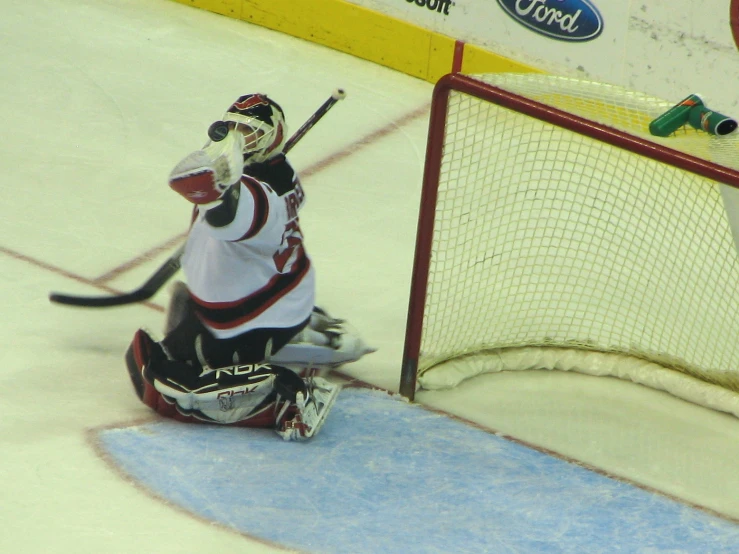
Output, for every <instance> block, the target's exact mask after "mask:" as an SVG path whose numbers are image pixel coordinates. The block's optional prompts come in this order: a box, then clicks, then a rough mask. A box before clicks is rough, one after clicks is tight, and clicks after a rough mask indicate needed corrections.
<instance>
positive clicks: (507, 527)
mask: <svg viewBox="0 0 739 554" xmlns="http://www.w3.org/2000/svg"><path fill="white" fill-rule="evenodd" d="M97 440H98V442H99V445H100V447H101V448H102V449H103V450H104V451H105V453H106V457H107V458H108V459H109V460H111V461H112V463H114V464H115V465H116V466H117V467H118V468H119V469H120V470H121V471H122V472H124V473H125V474H126V475H127V476H129V477H130V478H131V479H133V480H134V481H135V482H137V483H138V484H139V485H141V486H143V487H145V488H147V489H149V490H150V491H151V492H152V493H153V494H155V495H156V496H158V497H160V498H163V499H165V500H167V501H168V502H170V503H172V504H174V505H176V506H178V507H180V508H181V509H184V510H186V511H188V512H190V513H192V514H193V515H195V516H197V517H198V518H200V519H205V520H207V521H212V522H216V523H219V524H221V525H224V526H226V527H229V528H232V529H233V530H235V531H237V532H240V533H244V534H247V535H249V536H251V537H256V538H259V539H262V540H264V541H269V542H273V543H277V544H279V545H282V546H284V547H286V548H290V549H299V550H301V551H307V552H321V553H331V552H337V553H346V552H353V553H362V552H367V553H377V552H398V553H401V552H402V553H408V552H424V553H433V552H455V553H462V552H470V553H481V552H495V553H502V552H532V553H533V552H536V553H539V552H560V551H568V552H589V553H597V552H613V551H614V550H617V551H626V552H637V551H640V552H644V551H649V552H651V551H660V552H661V551H670V552H673V551H674V552H699V551H700V552H708V551H710V552H713V553H718V552H727V553H728V552H735V551H736V545H737V544H739V525H736V524H735V523H732V522H730V521H726V520H723V519H720V518H718V517H715V516H713V515H712V514H709V513H706V512H703V511H701V510H698V509H695V508H693V507H690V506H687V505H683V504H681V503H679V502H676V501H674V500H672V499H669V498H666V497H663V496H660V495H657V494H653V493H651V492H649V491H646V490H643V489H641V488H638V487H635V486H632V485H630V484H628V483H624V482H621V481H618V480H614V479H610V478H608V477H606V476H604V475H601V474H599V473H596V472H594V471H591V470H588V469H586V468H583V467H581V466H578V465H575V464H572V463H568V462H566V461H563V460H560V459H558V458H554V457H552V456H549V455H547V454H545V453H542V452H539V451H537V450H533V449H531V448H528V447H526V446H523V445H521V444H518V443H515V442H511V441H509V440H507V439H504V438H501V437H498V436H496V435H493V434H491V433H488V432H486V431H483V430H480V429H477V428H475V427H471V426H469V425H466V424H465V423H463V422H460V421H457V420H454V419H451V418H449V417H446V416H444V415H440V414H437V413H433V412H430V411H428V410H426V409H423V408H421V407H419V406H415V405H410V404H408V403H406V402H403V401H401V400H399V399H397V398H395V397H391V396H389V395H388V394H386V393H384V392H380V391H369V390H366V389H345V390H343V391H342V393H341V394H340V396H339V398H338V400H337V402H336V404H335V406H334V409H333V411H332V412H331V417H330V418H329V420H328V421H327V423H326V425H325V427H324V428H323V429H322V431H321V434H320V435H319V436H317V437H316V438H315V439H314V440H313V441H311V442H308V443H286V442H283V441H282V440H281V439H280V438H279V437H278V436H277V435H275V434H274V433H272V432H271V431H267V430H245V429H236V428H227V427H216V426H199V425H188V424H180V423H176V422H171V421H165V420H158V421H156V422H152V423H147V424H143V425H137V426H132V427H125V428H116V429H105V430H101V431H99V433H98V434H97Z"/></svg>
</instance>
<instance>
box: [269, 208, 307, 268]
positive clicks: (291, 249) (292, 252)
mask: <svg viewBox="0 0 739 554" xmlns="http://www.w3.org/2000/svg"><path fill="white" fill-rule="evenodd" d="M302 253H303V233H301V231H300V227H298V222H297V221H296V220H293V221H291V222H290V223H288V224H287V226H286V227H285V232H284V233H283V234H282V243H281V244H280V248H279V250H277V252H275V255H274V256H272V259H273V260H274V262H275V267H276V268H277V271H279V272H280V273H286V272H287V271H290V268H291V267H292V264H293V263H295V260H297V259H298V258H299V257H300V255H301V254H302Z"/></svg>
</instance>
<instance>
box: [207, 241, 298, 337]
mask: <svg viewBox="0 0 739 554" xmlns="http://www.w3.org/2000/svg"><path fill="white" fill-rule="evenodd" d="M310 267H311V262H310V259H309V258H308V256H306V255H305V253H304V251H303V250H302V249H301V250H300V257H299V258H298V259H297V260H296V261H295V263H294V264H293V267H292V269H291V270H290V271H289V272H288V273H281V274H277V275H275V276H274V277H273V278H272V279H270V281H269V282H268V283H267V284H266V285H265V286H264V287H262V288H261V289H259V290H257V291H255V292H254V293H253V294H250V295H249V296H247V297H245V298H242V299H240V300H236V301H234V302H206V301H204V300H201V299H199V298H197V297H195V296H193V299H194V300H195V306H196V308H195V309H196V312H197V314H198V316H200V319H201V320H202V322H203V323H204V324H205V325H207V326H209V327H211V328H213V329H220V330H225V329H233V328H235V327H238V326H239V325H242V324H244V323H246V322H247V321H250V320H252V319H254V318H256V317H257V316H259V315H260V314H262V313H264V312H265V311H266V310H267V309H268V308H270V307H272V306H274V305H275V303H277V302H278V301H279V300H280V299H281V298H283V297H284V296H285V295H287V294H288V293H289V292H290V291H292V290H294V289H295V287H297V286H298V285H299V284H300V282H301V281H302V280H303V278H304V277H305V276H306V275H307V274H308V271H309V270H310Z"/></svg>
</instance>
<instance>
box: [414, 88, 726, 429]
mask: <svg viewBox="0 0 739 554" xmlns="http://www.w3.org/2000/svg"><path fill="white" fill-rule="evenodd" d="M677 100H679V99H676V100H675V101H673V102H668V101H665V100H662V99H659V98H654V97H651V96H648V95H645V94H641V93H637V92H633V91H629V90H626V89H624V88H621V87H616V86H611V85H605V84H601V83H594V82H589V81H582V80H576V79H571V78H563V77H556V76H546V75H534V74H495V75H476V76H465V75H459V74H457V75H448V76H446V77H444V78H442V80H441V81H440V82H439V83H438V84H437V86H436V88H435V90H434V98H433V104H432V110H431V111H432V113H431V121H430V128H429V135H428V145H427V154H426V155H427V158H426V167H425V173H424V184H423V192H422V199H421V208H420V215H419V223H418V235H417V242H416V253H415V260H414V267H413V276H412V288H411V295H410V303H409V310H408V322H407V334H406V342H405V351H404V359H403V368H402V377H401V383H400V390H401V393H402V394H403V395H405V396H407V397H409V398H413V397H414V393H415V391H416V390H417V388H419V387H420V388H424V389H437V388H446V387H453V386H455V385H457V384H458V383H460V382H461V381H462V380H464V379H467V378H469V377H472V376H474V375H477V374H479V373H482V372H489V371H500V370H515V369H529V368H532V369H533V368H537V369H545V368H546V369H564V370H574V371H582V372H586V373H592V374H598V375H614V376H618V377H621V378H626V379H630V380H633V381H636V382H640V383H643V384H647V385H650V386H653V387H656V388H659V389H663V390H668V391H670V392H672V393H673V394H675V395H677V396H681V397H683V398H685V399H688V400H691V401H693V402H697V403H700V404H704V405H707V406H710V407H713V408H716V409H720V410H723V411H727V412H731V413H734V414H735V415H737V416H739V394H737V392H739V294H738V290H737V289H738V286H739V262H738V260H737V249H736V248H735V243H734V238H733V235H732V223H731V221H732V217H733V216H732V209H733V208H732V205H739V198H737V195H738V194H739V192H738V191H737V189H736V188H735V187H737V186H739V172H738V171H737V167H738V166H739V140H738V139H737V138H736V137H735V136H734V135H728V136H724V137H716V136H712V135H709V134H707V133H705V132H702V131H700V132H699V131H695V130H693V129H692V128H689V127H684V128H682V129H680V130H678V131H677V132H676V133H675V134H673V135H671V136H669V137H665V138H658V137H652V136H650V134H649V130H648V127H649V122H650V121H651V120H652V119H654V118H655V117H657V116H658V115H660V114H662V113H663V112H665V111H666V110H668V109H669V108H670V107H671V106H672V105H673V104H674V103H675V102H676V101H677ZM727 210H728V213H727Z"/></svg>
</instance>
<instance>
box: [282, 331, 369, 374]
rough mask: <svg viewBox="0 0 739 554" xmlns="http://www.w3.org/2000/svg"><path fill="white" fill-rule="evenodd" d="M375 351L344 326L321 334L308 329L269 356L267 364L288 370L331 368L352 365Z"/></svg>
mask: <svg viewBox="0 0 739 554" xmlns="http://www.w3.org/2000/svg"><path fill="white" fill-rule="evenodd" d="M374 351H375V349H374V348H372V347H370V346H368V345H367V344H366V343H365V342H364V340H362V338H361V337H360V336H359V335H357V334H355V333H352V332H350V331H349V330H347V329H346V328H345V327H344V326H343V325H341V326H333V327H332V328H330V329H326V330H325V331H323V332H318V331H315V330H314V329H312V328H310V327H308V328H306V329H304V330H303V331H301V332H300V333H298V335H296V336H295V337H294V338H293V339H292V340H291V341H290V342H289V343H287V344H286V345H285V346H283V347H282V348H281V349H280V350H278V351H277V352H275V353H274V354H272V355H271V356H270V357H269V361H270V362H271V363H276V364H281V365H289V366H296V365H298V366H299V365H309V366H317V367H318V368H323V367H329V368H334V367H338V366H340V365H342V364H346V363H349V362H355V361H357V360H358V359H360V358H361V357H362V356H364V355H365V354H369V353H371V352H374Z"/></svg>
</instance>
